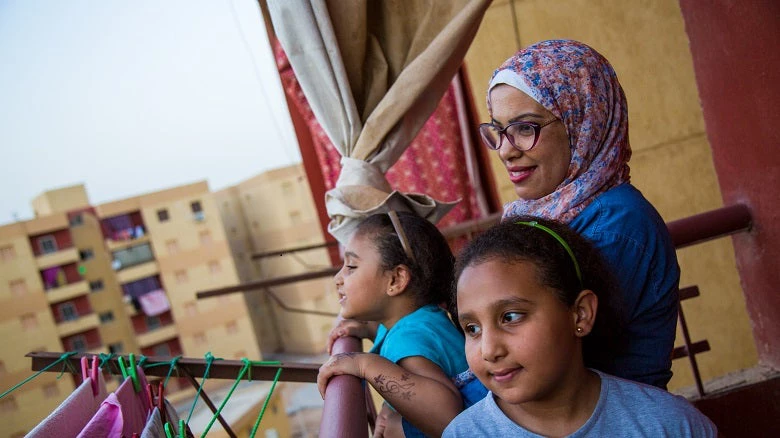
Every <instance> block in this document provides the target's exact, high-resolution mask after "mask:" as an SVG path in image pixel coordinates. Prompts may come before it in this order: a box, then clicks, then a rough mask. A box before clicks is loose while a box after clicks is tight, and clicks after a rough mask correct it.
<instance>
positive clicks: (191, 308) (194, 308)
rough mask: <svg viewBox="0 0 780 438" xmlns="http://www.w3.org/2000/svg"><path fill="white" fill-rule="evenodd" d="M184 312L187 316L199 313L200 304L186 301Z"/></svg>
mask: <svg viewBox="0 0 780 438" xmlns="http://www.w3.org/2000/svg"><path fill="white" fill-rule="evenodd" d="M184 313H185V314H186V315H187V316H195V315H197V314H198V305H197V304H195V303H193V302H192V301H190V302H189V303H184Z"/></svg>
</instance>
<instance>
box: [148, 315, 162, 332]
mask: <svg viewBox="0 0 780 438" xmlns="http://www.w3.org/2000/svg"><path fill="white" fill-rule="evenodd" d="M160 327H162V320H160V317H159V316H147V317H146V329H147V330H149V331H152V330H157V329H158V328H160Z"/></svg>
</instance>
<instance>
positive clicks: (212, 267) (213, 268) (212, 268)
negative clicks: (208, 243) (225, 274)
mask: <svg viewBox="0 0 780 438" xmlns="http://www.w3.org/2000/svg"><path fill="white" fill-rule="evenodd" d="M209 272H211V274H212V275H213V274H219V273H220V272H222V266H221V265H220V264H219V262H218V261H216V260H212V261H210V262H209Z"/></svg>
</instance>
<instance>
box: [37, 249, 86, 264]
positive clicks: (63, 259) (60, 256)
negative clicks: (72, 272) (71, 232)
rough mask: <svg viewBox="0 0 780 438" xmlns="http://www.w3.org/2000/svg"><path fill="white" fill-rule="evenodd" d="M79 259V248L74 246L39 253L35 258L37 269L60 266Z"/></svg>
mask: <svg viewBox="0 0 780 438" xmlns="http://www.w3.org/2000/svg"><path fill="white" fill-rule="evenodd" d="M78 261H79V250H78V249H76V248H75V247H70V248H67V249H61V250H59V251H55V252H50V253H48V254H41V255H39V256H38V257H36V258H35V262H36V263H37V264H38V269H46V268H50V267H52V266H62V265H67V264H68V263H74V262H78Z"/></svg>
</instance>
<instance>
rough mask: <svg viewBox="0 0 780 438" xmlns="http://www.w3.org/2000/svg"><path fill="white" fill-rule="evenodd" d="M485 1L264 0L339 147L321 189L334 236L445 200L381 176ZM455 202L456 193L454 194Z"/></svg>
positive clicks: (431, 102)
mask: <svg viewBox="0 0 780 438" xmlns="http://www.w3.org/2000/svg"><path fill="white" fill-rule="evenodd" d="M489 4H490V0H269V1H268V6H269V12H270V14H271V19H272V22H273V26H274V31H275V33H276V35H277V37H278V38H279V41H280V43H281V44H282V47H283V48H284V50H285V52H286V53H287V56H288V58H289V60H290V64H291V65H292V68H293V71H294V72H295V75H296V77H297V78H298V81H299V82H300V84H301V88H302V89H303V92H304V94H305V95H306V98H307V99H308V101H309V104H310V105H311V108H312V110H313V112H314V115H315V116H316V117H317V120H318V121H319V122H320V124H321V125H322V127H323V129H324V130H325V132H326V133H327V134H328V136H329V137H330V139H331V141H332V142H333V143H334V144H335V145H336V147H337V148H338V150H339V152H340V153H341V155H342V162H341V164H342V171H341V174H340V177H339V180H338V182H337V183H336V187H335V188H334V189H332V190H330V191H329V192H328V193H327V194H326V206H327V209H328V215H329V216H330V218H331V222H330V224H329V227H328V228H329V231H330V232H331V234H333V236H334V237H336V238H337V239H338V240H339V241H341V242H342V243H343V242H345V241H346V239H348V238H349V236H350V235H351V233H352V231H353V230H354V227H355V226H356V225H357V220H359V219H360V218H362V217H364V216H365V215H368V214H372V213H375V212H382V211H387V209H390V208H391V209H395V210H411V211H415V212H416V213H418V214H420V215H421V216H423V217H426V218H428V219H429V220H431V221H433V222H436V221H437V220H438V219H440V218H441V217H442V216H444V214H446V213H447V211H449V209H450V208H452V206H453V205H454V203H446V202H439V201H436V200H434V199H432V198H430V197H428V196H426V195H424V194H402V193H399V192H397V191H394V190H393V189H392V188H391V187H390V184H389V183H388V182H387V180H386V179H385V177H384V174H385V172H386V171H387V169H389V168H390V166H392V165H393V164H394V163H395V162H396V160H398V158H399V157H400V156H401V154H402V153H403V152H404V150H405V149H406V147H407V146H408V144H409V143H410V142H411V141H412V139H413V138H414V136H415V135H416V134H417V132H418V131H419V129H420V128H421V127H422V126H423V124H424V123H425V121H426V120H427V119H428V117H429V116H430V114H431V113H432V112H433V110H434V109H435V108H436V105H437V104H438V102H439V99H440V98H441V96H442V95H443V94H444V92H445V91H446V90H447V87H448V86H449V84H450V80H451V79H452V77H453V76H454V74H455V72H456V70H457V69H458V67H459V66H460V65H461V63H462V61H463V57H464V55H465V54H466V50H467V49H468V46H469V45H470V44H471V41H472V39H473V38H474V35H475V34H476V32H477V29H478V28H479V23H480V21H481V20H482V16H483V14H484V12H485V10H486V9H487V7H488V5H489ZM456 202H457V201H456Z"/></svg>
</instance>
